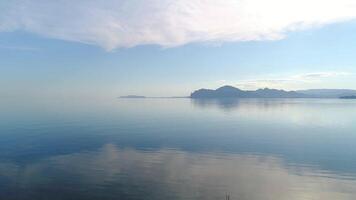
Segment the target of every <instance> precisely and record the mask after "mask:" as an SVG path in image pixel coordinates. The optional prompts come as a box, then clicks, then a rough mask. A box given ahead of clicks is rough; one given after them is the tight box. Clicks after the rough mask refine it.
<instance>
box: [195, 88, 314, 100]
mask: <svg viewBox="0 0 356 200" xmlns="http://www.w3.org/2000/svg"><path fill="white" fill-rule="evenodd" d="M190 97H191V98H307V97H309V96H308V95H307V94H302V93H298V92H295V91H285V90H276V89H268V88H265V89H258V90H255V91H246V90H240V89H238V88H235V87H232V86H223V87H220V88H218V89H216V90H211V89H200V90H196V91H194V92H193V93H191V95H190Z"/></svg>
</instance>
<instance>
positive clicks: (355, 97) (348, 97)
mask: <svg viewBox="0 0 356 200" xmlns="http://www.w3.org/2000/svg"><path fill="white" fill-rule="evenodd" d="M340 99H356V96H342V97H340Z"/></svg>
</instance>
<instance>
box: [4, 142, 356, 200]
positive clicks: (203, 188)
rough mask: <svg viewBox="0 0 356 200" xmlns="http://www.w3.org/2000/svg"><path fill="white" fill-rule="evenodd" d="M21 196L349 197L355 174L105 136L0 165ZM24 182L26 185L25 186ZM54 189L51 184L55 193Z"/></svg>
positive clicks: (355, 185)
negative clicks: (84, 148)
mask: <svg viewBox="0 0 356 200" xmlns="http://www.w3.org/2000/svg"><path fill="white" fill-rule="evenodd" d="M0 169H1V174H0V175H1V176H2V177H5V178H6V179H7V185H6V187H7V188H8V191H9V192H10V194H11V192H13V193H19V192H20V194H19V196H20V197H26V196H29V195H32V196H33V197H37V198H38V197H47V198H51V199H59V198H65V197H68V196H71V198H72V199H81V198H83V199H84V198H86V199H95V198H104V199H105V198H109V199H117V197H123V196H125V198H128V199H130V198H132V199H135V198H136V199H223V197H224V196H225V195H226V194H229V195H230V196H231V197H232V198H233V199H242V200H243V199H251V200H254V199H271V200H272V199H273V200H278V199H281V200H284V199H325V200H329V199H330V200H334V199H354V198H355V197H356V181H355V180H348V179H343V178H342V177H341V178H340V177H337V176H335V175H333V174H329V173H328V172H325V171H319V170H317V169H313V168H308V167H302V166H293V167H289V166H288V165H286V164H285V163H284V161H283V159H280V158H278V157H275V156H258V155H248V154H246V155H245V154H201V153H193V152H186V151H180V150H167V149H161V150H158V151H138V150H135V149H130V148H128V149H119V148H117V147H116V146H115V145H112V144H106V145H104V146H103V147H102V148H100V149H98V150H97V151H89V152H81V153H73V154H68V155H58V156H52V157H48V158H46V159H42V160H38V161H36V162H33V163H31V164H28V165H25V166H18V165H16V164H14V163H2V164H1V165H0ZM29 189H30V190H29ZM52 192H56V193H55V195H54V194H53V193H52Z"/></svg>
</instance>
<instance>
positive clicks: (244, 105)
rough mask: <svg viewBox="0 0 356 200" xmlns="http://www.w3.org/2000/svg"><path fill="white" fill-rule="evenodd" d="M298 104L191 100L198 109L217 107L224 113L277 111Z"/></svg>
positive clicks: (231, 99)
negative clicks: (235, 111)
mask: <svg viewBox="0 0 356 200" xmlns="http://www.w3.org/2000/svg"><path fill="white" fill-rule="evenodd" d="M296 102H298V100H297V99H295V100H293V99H259V98H255V99H253V98H250V99H239V98H197V99H195V98H192V99H191V103H192V104H193V105H194V106H196V107H199V108H214V107H217V108H219V109H221V110H224V111H233V110H238V109H240V108H241V109H244V110H246V109H248V108H250V109H253V110H256V109H258V110H267V109H278V108H283V107H286V106H290V105H292V104H294V103H296Z"/></svg>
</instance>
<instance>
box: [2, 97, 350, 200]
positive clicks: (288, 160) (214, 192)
mask: <svg viewBox="0 0 356 200" xmlns="http://www.w3.org/2000/svg"><path fill="white" fill-rule="evenodd" d="M0 110H1V112H0V199H4V200H13V199H16V200H42V199H46V200H47V199H48V200H57V199H65V200H67V199H73V200H82V199H83V200H84V199H85V200H91V199H97V200H114V199H115V200H117V199H148V200H150V199H158V200H160V199H164V200H168V199H169V200H175V199H184V200H186V199H203V200H208V199H212V200H219V199H221V200H224V199H225V196H226V195H229V196H230V199H231V200H235V199H236V200H299V199H302V200H305V199H306V200H309V199H315V200H320V199H322V200H343V199H349V200H354V199H356V101H354V100H338V99H269V100H267V99H243V100H232V99H225V100H191V99H107V100H97V101H95V100H75V99H73V100H48V101H46V100H39V101H34V100H16V101H13V100H10V99H2V100H0Z"/></svg>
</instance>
